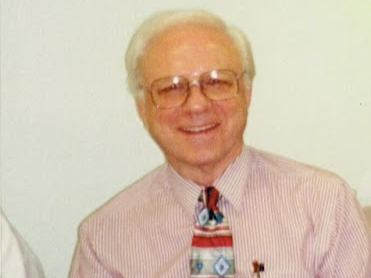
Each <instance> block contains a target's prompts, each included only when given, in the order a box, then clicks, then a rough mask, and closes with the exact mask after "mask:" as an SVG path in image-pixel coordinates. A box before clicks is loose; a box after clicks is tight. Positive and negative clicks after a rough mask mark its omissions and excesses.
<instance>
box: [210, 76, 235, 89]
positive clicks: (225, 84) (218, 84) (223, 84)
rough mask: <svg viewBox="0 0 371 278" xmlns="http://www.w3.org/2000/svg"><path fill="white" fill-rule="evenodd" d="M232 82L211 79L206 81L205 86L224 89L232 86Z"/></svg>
mask: <svg viewBox="0 0 371 278" xmlns="http://www.w3.org/2000/svg"><path fill="white" fill-rule="evenodd" d="M232 83H233V82H231V80H229V79H225V78H224V79H223V78H209V79H206V80H204V82H203V85H204V86H206V87H208V88H223V87H230V86H232Z"/></svg>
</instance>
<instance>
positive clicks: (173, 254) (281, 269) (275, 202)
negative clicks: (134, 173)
mask: <svg viewBox="0 0 371 278" xmlns="http://www.w3.org/2000/svg"><path fill="white" fill-rule="evenodd" d="M214 186H215V187H216V188H218V190H219V191H220V193H221V194H222V196H223V198H222V199H221V200H220V202H219V208H220V210H221V211H222V212H223V214H224V215H225V216H226V218H227V219H228V222H229V224H230V228H231V231H232V234H233V242H234V256H235V267H236V278H242V277H256V276H254V274H253V273H252V270H251V269H252V262H253V261H258V262H260V263H263V264H264V268H265V271H264V272H263V273H261V278H281V277H284V278H307V277H308V278H309V277H312V278H335V277H336V278H345V277H347V278H370V277H371V229H370V227H369V226H368V224H367V222H366V217H365V215H364V214H363V212H362V210H361V208H360V206H359V204H358V203H357V201H356V199H355V196H354V194H353V192H352V190H351V189H350V188H349V187H348V186H347V185H346V184H345V182H344V181H343V180H341V179H340V178H339V177H337V176H335V175H333V174H331V173H329V172H326V171H323V170H319V169H316V168H313V167H310V166H306V165H303V164H299V163H297V162H294V161H291V160H288V159H285V158H282V157H279V156H275V155H272V154H268V153H265V152H261V151H258V150H255V149H253V148H249V147H245V148H244V150H243V152H242V154H241V155H240V156H239V157H238V158H237V160H236V161H235V162H234V163H233V164H232V165H230V167H229V168H228V169H227V170H226V171H225V172H224V174H223V175H222V176H221V177H220V178H219V179H218V180H217V181H216V182H215V184H214ZM199 194H200V187H199V186H198V185H196V184H194V183H193V182H191V181H188V180H184V179H183V178H182V177H180V176H179V175H178V174H177V173H175V172H174V171H173V170H172V168H171V167H169V166H168V165H166V164H165V165H163V166H161V167H159V168H158V169H156V170H154V171H153V172H152V173H150V174H149V175H147V176H146V177H144V178H143V179H141V180H139V181H138V182H136V183H135V184H134V185H132V186H131V187H129V188H127V189H125V190H124V191H123V192H121V193H119V194H118V195H117V196H115V197H114V198H113V199H112V200H111V201H110V202H108V203H107V204H106V205H104V206H103V207H102V208H101V209H99V210H98V211H97V212H95V213H94V214H93V215H91V216H90V217H89V218H88V219H87V220H85V221H84V222H83V223H82V225H81V227H80V232H79V242H78V246H77V249H76V254H75V258H74V262H73V265H72V269H71V273H70V278H108V277H111V278H129V277H130V278H133V277H135V278H141V277H143V278H149V277H172V278H174V277H188V275H189V271H190V265H189V264H190V255H191V242H192V235H193V227H194V211H195V204H196V201H197V198H198V196H199Z"/></svg>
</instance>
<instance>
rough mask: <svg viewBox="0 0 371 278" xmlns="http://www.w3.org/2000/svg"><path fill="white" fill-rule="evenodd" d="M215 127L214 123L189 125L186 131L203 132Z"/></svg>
mask: <svg viewBox="0 0 371 278" xmlns="http://www.w3.org/2000/svg"><path fill="white" fill-rule="evenodd" d="M212 127H214V125H212V124H211V125H205V126H195V127H188V128H185V131H187V132H201V131H205V130H207V129H210V128H212Z"/></svg>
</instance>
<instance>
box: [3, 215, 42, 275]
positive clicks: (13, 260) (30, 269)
mask: <svg viewBox="0 0 371 278" xmlns="http://www.w3.org/2000/svg"><path fill="white" fill-rule="evenodd" d="M0 224H1V225H0V227H1V233H0V235H1V239H0V242H1V257H0V277H1V278H43V277H44V272H43V269H42V266H41V264H40V261H39V259H38V258H37V257H36V256H35V254H34V253H33V252H32V250H31V249H30V247H29V246H28V244H27V243H26V242H25V241H24V240H23V239H22V237H21V236H20V235H19V234H18V233H17V231H15V229H14V228H13V227H12V226H11V225H10V223H9V221H8V220H7V218H6V217H5V215H4V213H3V211H2V210H1V209H0Z"/></svg>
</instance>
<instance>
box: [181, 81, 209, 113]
mask: <svg viewBox="0 0 371 278" xmlns="http://www.w3.org/2000/svg"><path fill="white" fill-rule="evenodd" d="M210 107H211V101H210V100H209V99H208V98H207V97H206V95H205V94H204V93H203V92H202V90H201V87H200V84H199V83H198V82H192V83H190V84H189V93H188V96H187V99H186V101H185V102H184V103H183V108H184V109H186V111H189V112H193V113H200V112H203V111H205V110H207V109H209V108H210Z"/></svg>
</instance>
